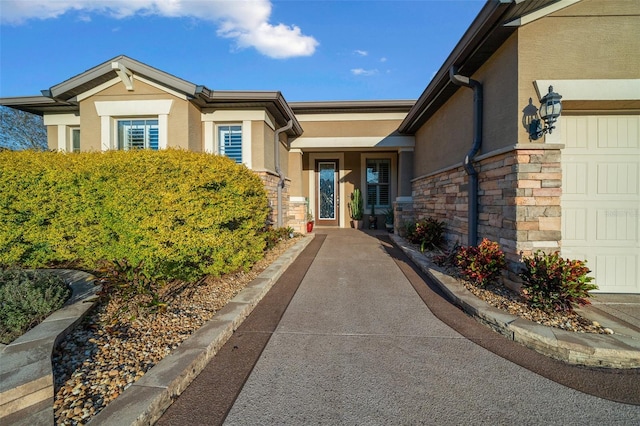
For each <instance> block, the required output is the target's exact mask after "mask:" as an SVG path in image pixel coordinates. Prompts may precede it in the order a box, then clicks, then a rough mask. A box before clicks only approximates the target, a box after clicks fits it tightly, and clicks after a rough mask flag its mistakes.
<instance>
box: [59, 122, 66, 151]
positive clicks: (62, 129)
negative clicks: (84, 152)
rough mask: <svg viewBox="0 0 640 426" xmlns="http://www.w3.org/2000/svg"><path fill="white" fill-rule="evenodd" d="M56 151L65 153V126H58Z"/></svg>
mask: <svg viewBox="0 0 640 426" xmlns="http://www.w3.org/2000/svg"><path fill="white" fill-rule="evenodd" d="M58 151H62V152H67V126H65V125H64V124H59V125H58Z"/></svg>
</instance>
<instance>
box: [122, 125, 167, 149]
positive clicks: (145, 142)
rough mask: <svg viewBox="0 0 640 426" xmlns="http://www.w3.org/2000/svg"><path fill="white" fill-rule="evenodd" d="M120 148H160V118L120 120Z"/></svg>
mask: <svg viewBox="0 0 640 426" xmlns="http://www.w3.org/2000/svg"><path fill="white" fill-rule="evenodd" d="M118 149H123V150H125V151H128V150H130V149H152V150H158V120H147V119H140V120H118Z"/></svg>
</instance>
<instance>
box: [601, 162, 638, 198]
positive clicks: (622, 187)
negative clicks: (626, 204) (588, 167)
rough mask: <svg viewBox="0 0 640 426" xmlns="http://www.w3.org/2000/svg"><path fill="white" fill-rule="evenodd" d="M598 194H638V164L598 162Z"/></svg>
mask: <svg viewBox="0 0 640 426" xmlns="http://www.w3.org/2000/svg"><path fill="white" fill-rule="evenodd" d="M596 173H597V175H598V195H609V194H614V195H616V196H617V195H638V164H637V162H636V163H629V162H620V163H602V162H601V163H598V165H597V172H596Z"/></svg>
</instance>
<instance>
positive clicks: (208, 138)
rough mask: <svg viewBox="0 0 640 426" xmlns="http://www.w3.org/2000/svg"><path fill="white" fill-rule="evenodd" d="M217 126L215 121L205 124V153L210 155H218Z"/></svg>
mask: <svg viewBox="0 0 640 426" xmlns="http://www.w3.org/2000/svg"><path fill="white" fill-rule="evenodd" d="M215 131H216V125H215V123H214V122H213V121H205V122H204V152H206V153H208V154H216V153H217V149H216V137H215Z"/></svg>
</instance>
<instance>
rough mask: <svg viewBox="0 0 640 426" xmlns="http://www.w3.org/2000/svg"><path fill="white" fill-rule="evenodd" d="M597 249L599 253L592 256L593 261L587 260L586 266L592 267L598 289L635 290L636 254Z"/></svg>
mask: <svg viewBox="0 0 640 426" xmlns="http://www.w3.org/2000/svg"><path fill="white" fill-rule="evenodd" d="M598 251H599V252H600V253H597V254H596V255H595V256H594V258H595V261H593V262H588V263H587V266H589V268H590V269H594V272H595V283H596V284H597V285H598V287H600V289H599V290H600V291H602V292H611V293H635V292H637V291H638V290H637V283H638V264H639V259H638V256H637V255H633V254H629V253H628V252H626V253H625V252H621V251H616V250H613V249H612V250H611V251H610V252H608V253H607V252H606V250H598ZM593 266H595V268H593ZM598 283H603V284H601V285H600V284H598Z"/></svg>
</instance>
